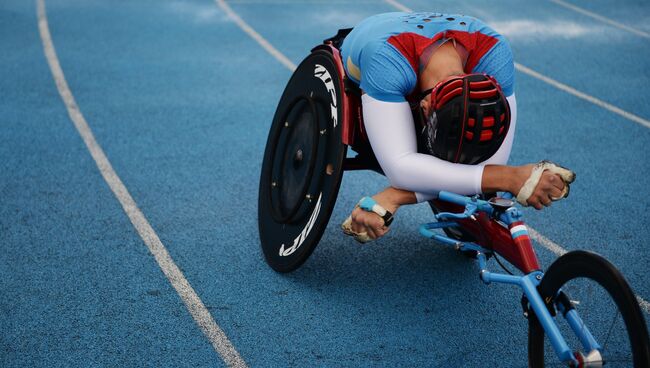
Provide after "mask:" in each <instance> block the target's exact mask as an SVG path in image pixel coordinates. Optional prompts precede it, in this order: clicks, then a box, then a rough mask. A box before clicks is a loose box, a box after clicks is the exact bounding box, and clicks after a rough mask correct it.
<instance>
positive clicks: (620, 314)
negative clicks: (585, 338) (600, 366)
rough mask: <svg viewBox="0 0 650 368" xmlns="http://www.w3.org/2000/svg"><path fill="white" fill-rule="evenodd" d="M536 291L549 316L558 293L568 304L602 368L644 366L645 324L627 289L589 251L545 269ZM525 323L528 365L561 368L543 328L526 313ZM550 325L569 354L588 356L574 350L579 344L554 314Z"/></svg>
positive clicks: (648, 359)
mask: <svg viewBox="0 0 650 368" xmlns="http://www.w3.org/2000/svg"><path fill="white" fill-rule="evenodd" d="M538 289H539V292H540V294H541V296H542V298H543V299H544V300H545V301H546V302H547V303H549V302H550V306H549V309H550V310H552V314H553V313H555V312H556V310H555V309H556V308H555V305H556V303H560V300H561V299H562V297H561V296H560V297H557V296H558V292H559V291H560V290H562V292H563V293H564V294H565V295H566V296H567V297H568V299H565V303H566V301H567V300H571V303H570V304H571V305H573V306H574V308H575V309H576V310H577V311H578V312H579V315H580V317H581V318H582V320H583V321H584V322H585V326H587V327H588V328H589V331H590V332H591V333H592V334H593V335H594V337H595V338H596V341H598V342H599V343H600V344H601V345H602V346H603V351H602V357H603V361H604V363H605V364H606V367H617V366H624V367H631V366H632V365H633V366H634V367H640V368H641V367H642V368H647V367H650V348H649V343H648V330H647V327H646V322H645V319H644V318H643V314H642V312H641V309H640V307H639V304H638V303H637V301H636V298H635V296H634V293H633V292H632V289H631V288H630V286H629V285H628V283H627V282H626V281H625V279H624V278H623V276H622V275H621V273H620V272H619V271H618V270H617V269H616V268H615V267H614V266H613V265H612V264H611V263H610V262H609V261H607V260H606V259H604V258H603V257H601V256H599V255H597V254H595V253H591V252H586V251H573V252H569V253H567V254H565V255H563V256H562V257H560V258H558V259H557V260H556V261H555V262H554V263H553V264H552V265H551V267H549V269H548V271H547V272H546V274H545V275H544V278H543V279H542V282H541V283H540V285H539V288H538ZM576 301H577V302H578V303H579V304H576V303H575V302H576ZM528 321H529V322H528V325H529V328H528V363H529V366H530V367H534V368H538V367H549V366H566V365H562V363H561V362H560V361H559V360H558V358H557V356H556V355H555V353H554V352H553V350H552V348H551V347H550V344H549V343H548V341H545V339H544V335H545V334H544V329H543V328H542V326H541V324H540V323H539V320H538V319H537V318H536V316H535V314H534V313H532V310H531V312H530V313H529V317H528ZM555 321H556V323H557V324H558V326H559V327H560V331H562V335H563V336H564V338H565V339H566V340H567V344H569V347H570V348H572V349H573V350H574V353H575V352H580V353H581V354H584V355H587V353H589V352H584V351H580V350H581V349H582V345H581V344H580V343H579V341H578V340H577V338H576V337H575V336H574V334H573V332H572V331H571V329H570V328H569V327H568V325H567V324H566V321H565V319H564V318H563V316H562V313H560V312H559V311H558V312H557V313H556V315H555ZM614 345H616V346H614ZM619 364H620V365H619Z"/></svg>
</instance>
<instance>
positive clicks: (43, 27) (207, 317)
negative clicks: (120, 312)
mask: <svg viewBox="0 0 650 368" xmlns="http://www.w3.org/2000/svg"><path fill="white" fill-rule="evenodd" d="M37 14H38V28H39V32H40V35H41V40H42V42H43V50H44V52H45V56H46V58H47V62H48V64H49V66H50V70H51V72H52V76H53V78H54V81H55V83H56V87H57V89H58V91H59V94H60V95H61V99H62V100H63V102H64V104H65V106H66V109H67V110H68V115H69V116H70V119H71V120H72V122H73V123H74V126H75V128H77V131H78V132H79V135H80V136H81V138H82V139H83V141H84V143H85V144H86V147H87V148H88V151H89V152H90V155H91V156H92V158H93V160H94V161H95V164H96V165H97V168H98V169H99V172H100V173H101V174H102V177H103V178H104V180H105V181H106V183H107V184H108V186H109V187H110V189H111V191H112V192H113V194H115V197H116V198H117V199H118V200H119V202H120V204H121V205H122V208H123V209H124V212H125V213H126V214H127V216H128V217H129V220H131V223H132V224H133V226H134V227H135V229H136V230H137V232H138V234H139V235H140V238H142V240H143V241H144V243H145V244H146V246H147V248H149V251H150V252H151V254H152V255H153V256H154V258H155V259H156V262H157V263H158V266H159V267H160V269H161V270H162V271H163V273H164V274H165V276H166V277H167V279H168V280H169V282H170V283H171V285H172V286H173V287H174V289H175V290H176V292H177V293H178V295H179V296H180V297H181V299H182V300H183V303H184V304H185V306H186V307H187V309H188V311H189V312H190V314H191V315H192V318H194V321H195V322H196V323H197V324H198V326H199V327H200V329H201V331H202V332H203V334H204V335H205V336H206V337H207V338H208V340H209V341H210V343H211V344H212V346H213V348H214V349H215V350H216V351H217V353H219V355H220V356H221V358H222V359H223V360H224V362H225V363H226V364H227V365H228V366H229V367H237V368H239V367H246V363H245V362H244V360H243V359H242V358H241V356H240V355H239V353H238V352H237V351H236V350H235V348H234V346H233V345H232V343H231V342H230V340H228V337H227V336H226V334H225V333H224V332H223V330H221V328H220V327H219V326H218V325H217V323H216V322H215V320H214V319H213V318H212V315H211V314H210V312H209V311H208V309H207V308H206V307H205V305H204V304H203V302H202V301H201V299H200V298H199V296H198V295H197V294H196V292H195V291H194V289H193V288H192V286H191V285H190V283H189V282H188V281H187V279H186V278H185V276H184V275H183V273H182V272H181V270H180V269H179V268H178V266H177V265H176V263H174V260H173V259H172V258H171V256H170V255H169V252H168V251H167V249H166V248H165V246H164V245H163V244H162V242H161V241H160V238H159V237H158V234H156V232H155V231H154V229H153V228H152V227H151V225H150V224H149V221H147V219H146V217H145V216H144V214H143V213H142V211H140V209H139V208H138V205H137V204H136V203H135V201H134V200H133V197H131V194H130V193H129V191H128V190H127V189H126V186H124V183H122V180H121V179H120V177H119V176H118V175H117V173H116V172H115V170H114V169H113V167H112V165H111V163H110V161H109V160H108V158H107V157H106V154H105V153H104V151H103V150H102V148H101V146H100V145H99V143H97V141H96V140H95V136H94V135H93V133H92V131H91V129H90V126H89V125H88V123H87V122H86V119H85V118H84V116H83V114H82V113H81V110H80V109H79V106H78V105H77V102H76V101H75V99H74V96H73V95H72V91H71V90H70V88H69V87H68V83H67V81H66V79H65V75H64V74H63V70H62V69H61V64H60V63H59V59H58V57H57V55H56V50H55V49H54V44H53V42H52V36H51V34H50V30H49V26H48V22H47V14H46V12H45V0H37Z"/></svg>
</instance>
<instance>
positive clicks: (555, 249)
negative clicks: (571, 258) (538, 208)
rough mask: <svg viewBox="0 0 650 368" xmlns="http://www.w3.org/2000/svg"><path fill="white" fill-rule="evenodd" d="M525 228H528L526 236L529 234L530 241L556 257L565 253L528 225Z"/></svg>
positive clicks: (564, 250) (557, 245)
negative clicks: (535, 242)
mask: <svg viewBox="0 0 650 368" xmlns="http://www.w3.org/2000/svg"><path fill="white" fill-rule="evenodd" d="M526 226H527V227H528V234H530V237H531V239H533V240H535V241H537V242H538V243H539V244H540V245H542V246H543V247H544V248H546V249H548V250H550V251H551V252H552V253H554V254H555V255H556V256H558V257H560V256H561V255H563V254H564V253H566V252H567V250H566V249H564V248H562V247H561V246H560V245H559V244H557V243H555V242H554V241H552V240H551V239H549V238H547V237H545V236H544V235H542V234H540V233H539V232H538V231H537V230H535V229H533V228H532V227H530V226H528V225H526Z"/></svg>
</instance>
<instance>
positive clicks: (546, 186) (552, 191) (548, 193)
mask: <svg viewBox="0 0 650 368" xmlns="http://www.w3.org/2000/svg"><path fill="white" fill-rule="evenodd" d="M534 166H535V165H525V166H523V167H522V168H523V170H522V173H524V174H523V176H524V177H525V178H526V179H527V178H528V177H529V176H530V174H531V172H532V170H533V167H534ZM526 179H524V181H523V182H525V180H526ZM522 185H523V184H522ZM564 186H565V184H564V180H562V177H561V176H560V175H558V174H553V173H551V172H550V171H548V170H545V171H544V172H543V173H542V176H541V178H540V179H539V183H537V186H536V187H535V190H534V191H533V194H532V195H531V196H530V197H529V198H528V200H527V202H528V205H529V206H532V207H534V208H535V209H537V210H541V209H542V208H544V207H548V206H550V205H551V203H552V202H553V199H552V198H559V197H561V196H562V191H563V189H564Z"/></svg>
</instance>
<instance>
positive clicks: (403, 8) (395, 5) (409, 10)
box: [385, 0, 413, 13]
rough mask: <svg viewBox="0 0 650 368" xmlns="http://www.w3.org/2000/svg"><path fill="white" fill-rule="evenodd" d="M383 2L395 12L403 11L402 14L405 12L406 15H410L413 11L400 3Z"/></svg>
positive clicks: (393, 0)
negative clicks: (395, 10) (394, 9)
mask: <svg viewBox="0 0 650 368" xmlns="http://www.w3.org/2000/svg"><path fill="white" fill-rule="evenodd" d="M385 2H386V3H388V4H389V5H392V6H393V7H394V8H396V9H397V10H400V11H403V12H406V13H411V12H412V11H413V9H411V8H409V7H407V6H406V5H403V4H401V3H399V2H397V1H395V0H385Z"/></svg>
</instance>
